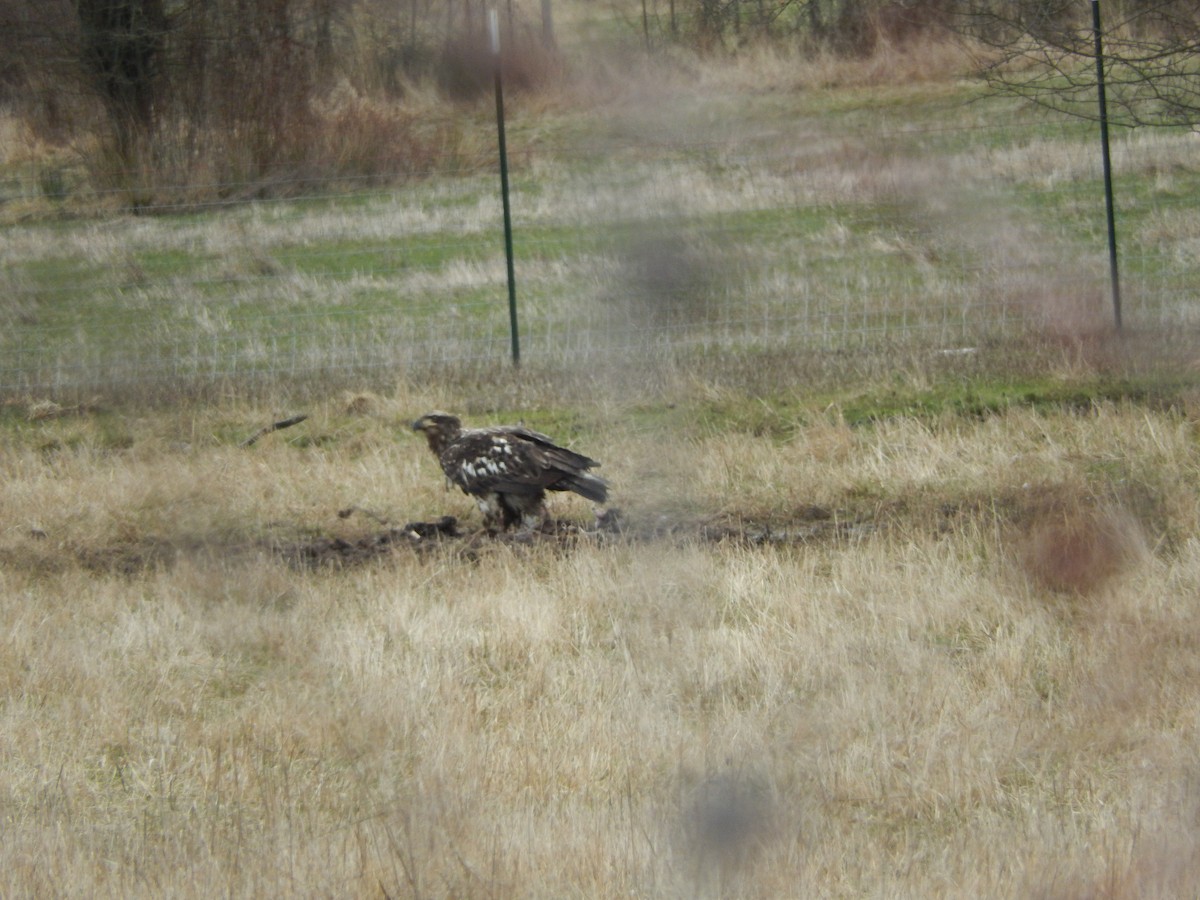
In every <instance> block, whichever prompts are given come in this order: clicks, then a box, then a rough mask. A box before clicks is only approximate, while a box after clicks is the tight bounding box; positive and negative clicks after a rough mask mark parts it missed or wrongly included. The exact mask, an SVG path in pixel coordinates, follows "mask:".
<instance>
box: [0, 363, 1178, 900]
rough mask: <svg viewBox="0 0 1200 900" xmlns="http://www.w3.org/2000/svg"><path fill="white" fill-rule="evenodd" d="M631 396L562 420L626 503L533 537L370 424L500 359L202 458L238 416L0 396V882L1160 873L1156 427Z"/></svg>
mask: <svg viewBox="0 0 1200 900" xmlns="http://www.w3.org/2000/svg"><path fill="white" fill-rule="evenodd" d="M547 389H548V388H547V386H545V385H538V384H537V383H527V384H526V386H525V389H524V393H525V396H526V397H527V398H530V399H535V398H537V397H539V396H546V397H549V396H551V395H550V394H547V393H545V391H546V390H547ZM665 389H666V393H664V394H663V395H662V397H661V403H662V404H663V405H662V406H661V407H659V415H660V416H661V422H662V424H661V425H658V426H653V425H651V424H649V423H648V420H647V418H646V417H647V415H649V414H650V413H652V411H653V408H652V407H648V406H646V405H645V404H644V403H642V402H639V403H638V404H637V405H636V407H634V406H623V405H621V403H620V401H618V400H617V399H616V398H615V396H614V397H608V398H603V397H600V398H598V402H597V403H595V404H594V405H591V406H586V407H580V411H581V413H582V414H583V415H584V418H583V419H582V422H583V423H584V425H583V427H584V431H585V432H586V433H585V434H583V435H581V437H580V440H581V441H585V442H586V445H587V446H588V447H589V448H593V449H594V450H595V452H596V454H597V456H599V457H600V458H602V459H604V460H605V461H606V465H605V474H606V476H607V477H609V478H610V479H611V481H612V483H613V485H614V502H615V503H617V504H618V505H620V506H621V507H622V509H623V510H624V520H625V522H626V523H627V525H628V528H627V530H626V531H625V532H624V533H617V534H612V533H604V534H598V533H595V531H594V527H593V525H592V521H593V520H592V515H591V512H590V510H589V509H588V508H587V504H584V503H582V502H576V498H556V500H555V502H554V504H553V505H552V512H554V513H555V515H557V516H558V517H559V518H560V520H562V521H563V522H564V523H574V524H575V526H576V527H574V528H572V529H571V532H572V536H571V537H570V539H567V537H566V536H565V535H564V534H559V535H556V536H546V537H543V538H538V539H531V540H527V541H520V542H513V541H490V540H486V539H483V538H481V537H479V536H478V535H476V534H475V532H476V530H477V528H478V524H479V523H478V521H477V520H476V516H477V513H476V512H475V511H474V509H473V507H472V504H471V503H470V501H469V499H468V498H465V497H463V496H461V495H460V494H458V493H457V492H446V491H445V490H444V489H443V487H442V483H441V477H440V473H438V472H437V471H436V466H435V465H434V464H433V462H432V461H431V460H430V459H429V458H428V453H427V452H426V451H425V448H424V447H423V446H422V445H421V442H420V441H418V440H415V439H413V438H411V436H409V435H407V433H406V430H405V429H404V428H403V427H402V426H403V424H404V423H405V422H406V421H407V420H408V419H409V418H411V416H412V415H413V414H414V413H413V410H421V409H424V408H426V407H428V406H430V405H432V404H434V403H435V402H438V403H442V404H445V405H454V406H455V407H459V408H464V409H474V410H477V412H476V416H477V417H479V418H487V416H486V414H485V412H484V409H485V408H486V407H484V406H482V405H481V404H486V403H487V398H488V397H494V396H496V393H497V391H499V392H500V393H501V394H503V393H504V389H503V387H502V386H500V387H497V386H496V385H483V384H479V385H475V386H470V385H459V386H457V387H455V386H453V385H450V384H440V385H439V384H430V383H426V384H423V385H421V386H419V387H418V386H401V387H400V388H399V389H398V390H397V392H396V393H395V394H394V395H387V396H384V395H357V396H354V397H351V398H350V399H349V400H347V401H340V402H333V401H331V402H329V403H327V404H324V405H319V406H314V407H313V408H312V409H311V410H310V412H311V416H310V418H309V419H308V420H307V421H305V422H303V423H301V424H299V425H297V426H295V427H294V428H291V429H288V430H286V431H278V432H274V433H271V434H268V435H265V436H264V437H263V438H262V439H260V440H259V441H258V442H257V443H255V444H254V445H253V446H243V447H239V446H238V444H239V443H240V442H241V441H242V439H243V438H244V437H245V436H246V435H247V434H252V433H253V432H254V430H255V428H256V427H257V426H258V424H259V423H261V422H264V421H273V420H275V419H278V418H279V417H280V415H279V413H278V412H272V411H264V410H261V409H251V408H247V407H245V406H242V405H239V404H237V403H225V404H221V405H217V406H212V407H208V408H188V407H184V408H180V409H178V410H176V411H173V412H171V411H164V412H160V413H155V414H152V415H147V414H145V413H144V412H139V413H138V414H136V415H134V414H132V413H126V412H122V411H119V410H117V411H114V410H105V409H102V408H101V407H100V405H96V406H95V407H93V408H92V409H90V410H89V409H84V408H81V409H79V410H77V411H73V414H72V415H58V416H44V415H39V414H38V410H40V409H42V407H40V406H31V407H30V409H29V412H30V413H31V414H33V415H31V416H30V417H28V419H23V420H22V424H20V425H19V427H18V425H17V424H16V423H15V422H12V421H10V425H9V427H7V428H6V430H5V431H4V432H3V433H2V435H0V442H2V443H0V468H2V470H3V471H4V472H5V475H6V478H5V480H4V481H3V483H2V484H0V521H2V522H3V523H4V526H3V530H2V532H0V622H2V624H3V633H4V634H5V636H6V637H5V641H6V649H5V653H4V654H3V655H2V656H0V686H2V687H3V695H2V696H3V697H4V702H3V706H2V707H0V735H2V737H0V745H2V752H3V755H4V758H5V760H6V763H5V766H4V769H3V775H2V777H0V806H2V807H3V809H4V811H5V821H6V828H5V832H6V840H5V842H4V844H3V849H0V872H2V873H3V874H2V875H0V892H3V893H4V894H5V895H9V894H11V895H14V896H17V895H26V896H27V895H36V894H46V893H71V894H94V893H97V892H108V893H114V894H120V895H123V896H161V895H163V894H170V895H173V896H208V895H211V894H212V893H213V892H214V891H221V892H225V893H230V894H271V895H297V894H303V895H312V894H324V893H336V894H338V895H341V896H364V897H366V896H380V895H381V894H382V895H386V896H413V897H416V896H458V897H476V896H479V897H482V896H491V897H496V896H500V897H554V896H562V895H564V894H570V893H582V894H586V895H588V896H595V897H617V896H630V895H642V896H697V897H699V896H739V897H779V896H795V895H802V896H876V897H883V896H896V895H904V896H973V897H977V896H1041V897H1052V898H1067V897H1083V896H1105V897H1112V898H1121V897H1145V896H1178V895H1181V894H1186V893H1187V892H1188V891H1189V890H1190V887H1191V885H1193V884H1194V883H1195V880H1196V879H1197V877H1200V875H1198V870H1197V865H1196V861H1197V856H1196V851H1195V842H1194V840H1193V839H1192V837H1190V835H1191V832H1192V830H1193V828H1192V826H1193V825H1194V822H1195V816H1196V815H1197V810H1198V808H1200V807H1198V806H1197V792H1196V779H1195V773H1196V771H1197V770H1196V765H1197V758H1196V750H1195V748H1196V747H1197V746H1200V741H1198V740H1197V738H1198V737H1200V735H1198V734H1197V725H1198V721H1200V720H1198V719H1197V716H1196V704H1195V691H1194V685H1195V680H1196V677H1197V675H1198V674H1200V640H1198V639H1197V636H1198V635H1200V608H1198V607H1197V602H1196V598H1197V597H1200V554H1198V553H1197V552H1196V548H1195V533H1196V526H1197V524H1198V517H1200V507H1198V506H1197V502H1196V497H1197V490H1196V481H1195V471H1196V468H1195V464H1194V463H1195V460H1194V457H1195V440H1194V432H1195V423H1194V422H1193V421H1192V420H1191V419H1190V418H1189V417H1188V414H1187V413H1186V411H1184V410H1182V409H1170V408H1163V409H1155V408H1148V407H1143V406H1137V405H1132V404H1125V405H1105V404H1100V405H1097V406H1095V407H1093V408H1091V409H1090V410H1087V411H1080V410H1078V409H1074V408H1064V409H1063V410H1061V411H1057V412H1056V411H1042V412H1033V411H1029V410H1021V409H1013V410H1011V411H1009V412H1007V413H1000V414H995V415H991V416H986V417H982V418H981V417H969V418H958V417H951V416H946V417H942V418H940V419H938V420H936V421H935V422H930V421H927V420H918V419H911V418H903V417H901V418H891V419H887V420H881V421H879V422H877V423H876V424H874V425H870V426H865V427H859V428H850V427H848V426H847V425H846V424H845V423H844V421H843V420H842V419H841V418H840V417H839V416H838V415H837V412H836V409H834V410H829V409H824V408H823V406H822V405H820V404H817V405H814V406H809V405H804V406H802V407H800V408H797V407H794V406H793V407H791V410H792V411H791V412H790V413H788V412H784V411H783V410H782V409H781V410H780V411H779V412H778V413H776V415H792V416H796V415H797V414H800V415H802V417H803V421H801V419H800V418H795V419H793V420H791V425H790V426H789V427H787V428H785V429H784V433H786V434H788V435H789V437H788V438H787V439H784V440H781V439H780V438H779V437H778V436H777V435H778V434H779V432H778V431H774V432H773V433H774V434H775V435H776V436H772V434H771V433H759V434H756V433H754V431H753V430H744V429H741V428H736V427H730V428H713V427H711V426H701V425H699V424H698V421H699V419H698V417H697V416H695V415H692V414H691V413H690V412H689V410H695V411H699V410H700V409H703V408H704V404H706V403H709V402H711V400H712V398H713V396H714V395H715V393H714V392H718V393H719V395H720V396H723V397H725V398H726V399H729V400H732V399H733V397H732V395H730V394H729V393H728V390H729V389H727V388H717V387H715V385H714V384H711V383H709V384H706V383H705V382H704V381H702V380H695V379H689V380H686V381H680V382H677V383H676V384H675V385H674V386H673V387H666V388H665ZM435 397H436V401H435ZM750 402H752V403H754V404H758V405H760V406H761V404H762V402H763V401H759V400H751V401H750ZM526 414H527V417H528V421H529V422H530V423H531V424H540V418H541V414H539V412H538V410H537V408H533V407H527V408H526ZM114 417H116V421H114ZM668 423H675V424H673V425H671V424H668ZM114 431H119V432H120V433H121V434H122V435H123V436H124V439H123V440H122V441H119V442H115V441H113V440H112V434H113V433H114ZM222 435H224V437H222ZM114 444H117V445H119V446H116V447H115V446H114ZM560 501H561V502H560ZM365 509H369V510H373V512H370V513H368V512H365V511H364V510H365ZM439 516H456V517H458V519H459V521H458V522H457V523H452V522H451V521H450V520H448V519H441V520H439V518H438V517H439ZM406 521H409V522H410V525H408V526H403V527H393V526H392V525H390V524H388V523H389V522H406ZM421 522H425V523H430V524H431V526H432V530H430V531H429V532H428V533H427V534H425V535H424V536H422V535H421V534H420V533H419V528H418V523H421ZM420 527H425V526H420ZM297 551H306V552H308V553H309V558H308V559H307V563H312V562H314V561H316V557H318V556H319V555H320V554H322V553H325V554H327V561H330V562H334V563H336V564H334V565H317V566H313V565H310V564H307V563H306V561H305V560H304V559H303V556H304V553H303V552H300V553H299V554H297ZM464 551H467V552H464ZM302 563H303V564H302ZM350 563H353V564H350Z"/></svg>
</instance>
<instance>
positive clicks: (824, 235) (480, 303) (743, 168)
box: [0, 59, 1200, 402]
mask: <svg viewBox="0 0 1200 900" xmlns="http://www.w3.org/2000/svg"><path fill="white" fill-rule="evenodd" d="M754 62H755V63H756V66H757V67H756V68H751V67H750V63H742V64H738V65H735V64H728V65H725V66H719V65H717V64H715V63H714V64H712V65H710V66H709V67H707V68H705V67H699V64H698V63H695V64H694V65H696V66H697V67H698V70H697V71H692V70H690V69H689V68H688V67H687V66H686V65H682V64H680V65H675V66H669V65H665V64H658V65H657V66H653V65H650V64H648V63H644V62H643V63H640V64H639V66H640V68H639V67H634V68H633V69H632V71H631V73H629V74H628V75H627V76H626V77H625V79H624V80H613V76H611V75H610V76H608V78H609V80H607V81H604V82H602V83H601V84H599V85H597V84H595V83H591V82H588V81H586V80H585V79H581V80H580V81H579V82H578V83H575V84H573V85H572V86H571V87H570V88H563V89H562V94H561V95H557V94H551V95H549V96H545V95H538V96H517V97H515V98H514V99H513V102H512V114H511V120H512V121H511V123H510V148H511V151H512V161H513V188H514V192H513V211H514V218H515V231H516V234H515V244H516V256H517V260H516V274H517V293H518V306H519V311H520V320H521V328H522V335H523V345H524V346H523V356H524V358H525V360H526V361H527V362H530V363H533V364H536V365H542V366H557V367H560V368H561V367H570V366H574V365H604V366H609V367H615V368H621V367H624V366H626V365H628V364H629V362H630V360H635V361H636V360H637V359H638V358H639V357H644V356H646V355H656V356H658V355H662V354H679V355H682V356H683V357H686V358H692V359H694V357H695V356H697V355H698V356H704V355H706V354H710V353H714V352H716V353H730V352H740V353H757V352H763V351H768V352H769V351H773V350H779V349H786V350H790V351H792V352H795V353H797V354H810V353H823V352H829V351H834V352H840V351H845V350H848V349H850V350H858V349H860V348H862V347H874V346H876V345H879V344H885V343H892V344H909V345H915V346H917V347H920V348H922V349H924V350H926V351H928V350H938V349H953V348H960V347H964V346H972V345H975V344H978V343H981V342H987V341H995V340H1006V339H1009V338H1011V337H1013V336H1014V335H1018V336H1019V335H1021V334H1023V333H1024V332H1025V331H1027V330H1028V329H1030V328H1033V329H1035V330H1038V331H1050V332H1054V333H1059V334H1062V335H1064V336H1066V337H1068V338H1071V337H1073V336H1075V335H1077V334H1080V333H1085V332H1087V333H1091V332H1094V331H1096V330H1103V329H1104V328H1106V327H1108V325H1109V323H1110V322H1111V318H1112V316H1111V312H1110V311H1109V307H1108V303H1107V272H1108V268H1107V260H1106V258H1105V240H1104V234H1103V227H1104V216H1103V203H1102V196H1103V194H1102V189H1101V186H1100V182H1099V173H1098V151H1097V148H1096V141H1095V134H1094V129H1093V128H1092V127H1091V126H1090V125H1089V124H1088V123H1078V122H1069V121H1062V120H1054V119H1050V118H1047V117H1046V116H1045V115H1042V114H1038V113H1035V112H1033V111H1030V110H1028V109H1024V108H1022V107H1020V106H1018V105H1016V104H1015V103H1014V102H1013V101H1011V100H1004V99H996V98H985V97H983V96H982V95H981V93H980V88H979V87H978V85H977V84H974V83H972V82H970V81H968V80H964V79H954V78H944V79H942V80H940V81H933V82H930V81H915V82H911V83H875V84H868V85H866V86H863V85H859V84H853V83H851V84H848V85H846V86H829V85H827V84H825V82H826V81H830V80H832V81H833V82H834V83H835V84H837V82H838V80H839V77H840V78H841V79H842V80H846V78H847V73H848V72H849V71H850V70H848V69H847V70H845V71H843V72H841V74H840V76H839V75H838V74H837V72H836V71H835V72H833V73H830V72H826V70H825V69H823V68H821V67H820V66H817V65H814V64H811V63H809V64H803V63H802V62H801V61H798V60H795V59H791V60H787V59H785V60H782V61H781V60H775V61H771V60H767V61H765V62H764V61H763V60H761V59H759V60H755V61H754ZM739 65H741V66H744V67H745V68H744V69H743V68H740V67H739ZM879 80H880V81H882V80H883V79H882V78H881V79H879ZM487 113H488V111H487V109H486V104H484V105H483V106H482V107H478V108H474V107H470V108H463V109H461V110H460V118H461V120H462V122H461V124H460V125H459V128H460V131H461V132H462V133H463V134H464V135H465V137H464V138H463V140H464V141H465V142H466V143H468V144H470V145H471V146H472V147H475V148H476V149H475V150H474V151H473V152H472V154H471V162H470V163H469V164H457V163H455V164H453V165H447V167H446V169H445V171H443V172H440V173H438V174H436V175H434V176H431V177H428V178H425V179H420V180H411V181H407V182H405V183H403V184H400V185H395V186H378V185H372V184H364V185H360V186H358V187H357V188H351V187H348V186H347V185H346V184H344V183H342V182H337V183H334V184H322V183H320V182H319V181H316V182H313V181H311V180H309V176H304V180H301V181H299V182H298V183H297V184H296V185H293V191H292V192H284V194H283V195H282V196H277V197H268V198H266V199H264V200H262V201H261V202H256V203H245V202H242V201H240V200H237V201H231V202H228V203H227V202H223V201H220V200H217V201H212V202H209V203H196V202H194V201H193V200H191V199H189V198H190V193H189V190H188V188H187V186H180V190H179V194H178V196H175V195H171V194H169V193H168V195H167V196H165V197H164V199H163V201H162V203H161V204H160V205H159V206H157V207H155V208H154V209H152V210H150V211H148V212H149V213H151V214H146V215H139V216H133V215H126V216H121V215H117V214H115V213H114V210H113V209H112V208H111V204H112V201H113V198H111V197H109V198H105V197H97V196H93V195H90V194H88V192H87V191H86V190H83V189H80V190H77V191H73V192H70V193H68V195H67V196H65V197H61V198H56V197H50V196H42V195H35V196H32V197H27V198H26V199H24V200H16V199H9V200H8V202H5V203H0V221H3V222H4V223H5V225H4V238H5V244H6V252H5V257H6V259H5V262H6V265H5V267H4V269H3V271H0V288H3V290H4V291H5V294H6V296H7V298H8V299H7V302H6V303H5V304H4V305H3V307H2V308H0V393H3V394H5V395H7V396H16V397H20V398H26V399H28V398H34V399H36V398H38V397H41V396H51V397H52V398H54V399H56V400H58V401H59V402H63V401H66V400H69V401H71V402H77V401H79V400H85V401H86V400H90V399H92V396H93V395H94V394H95V393H97V392H99V393H100V394H103V395H104V396H106V397H109V398H114V397H128V398H131V399H134V400H138V401H141V400H146V399H154V398H156V397H158V398H161V397H164V396H165V397H167V398H170V397H172V396H174V395H176V394H180V393H184V394H190V395H197V394H204V395H207V396H221V395H223V394H226V393H228V392H229V390H234V391H239V392H243V393H244V392H245V391H247V390H248V389H249V388H250V386H251V385H253V386H254V387H255V388H256V389H258V390H260V391H261V392H263V393H264V395H269V394H270V393H271V392H275V393H278V392H279V391H281V390H288V389H293V388H295V387H296V386H297V385H298V384H300V383H302V382H305V381H307V382H308V384H309V385H313V386H315V389H316V390H317V391H318V392H320V391H323V390H329V389H330V387H331V386H335V387H337V388H338V389H342V388H346V389H357V388H359V387H362V386H364V385H367V386H370V387H372V388H373V389H375V390H380V389H386V388H387V386H388V385H389V384H390V383H391V382H392V381H393V380H394V378H395V377H396V376H397V375H398V374H399V375H407V374H409V373H411V372H413V371H424V370H427V369H429V368H431V367H432V368H447V367H448V368H452V369H461V368H462V367H469V366H476V367H482V368H483V369H484V370H486V369H488V368H489V367H492V366H494V365H497V364H499V363H502V362H503V360H504V359H505V358H506V355H507V354H508V350H509V333H508V324H509V319H508V311H507V304H506V287H505V263H504V256H503V239H502V234H501V229H500V222H501V217H500V208H499V198H498V196H497V186H498V178H497V173H496V170H495V160H494V150H493V149H491V147H490V145H489V141H490V140H492V130H493V129H494V124H493V123H492V122H491V121H490V120H489V118H488V114H487ZM442 115H445V113H444V112H443V113H442ZM2 133H3V132H0V134H2ZM1194 144H1195V138H1194V137H1193V136H1192V135H1191V134H1190V133H1188V132H1183V131H1167V132H1159V133H1145V134H1144V133H1132V134H1121V135H1119V136H1118V140H1117V146H1116V149H1115V156H1116V160H1115V164H1116V168H1117V172H1118V175H1119V178H1118V189H1119V199H1120V215H1119V220H1118V224H1119V228H1120V237H1121V247H1122V257H1123V264H1124V281H1125V283H1124V295H1125V313H1126V317H1127V319H1128V321H1129V323H1130V324H1131V325H1134V326H1136V327H1139V328H1154V329H1157V328H1162V327H1164V326H1166V327H1167V328H1168V329H1173V328H1175V327H1177V326H1187V325H1189V324H1190V323H1191V322H1193V321H1194V320H1195V318H1196V316H1197V312H1196V309H1195V299H1194V297H1193V296H1192V293H1191V291H1190V289H1189V285H1190V284H1192V283H1194V281H1195V279H1196V278H1197V277H1200V271H1198V270H1200V256H1198V255H1197V253H1196V248H1195V234H1196V233H1197V230H1198V227H1200V226H1198V225H1197V221H1198V216H1197V214H1196V212H1195V210H1194V204H1192V203H1191V202H1190V199H1191V197H1193V196H1194V195H1195V192H1196V190H1197V189H1198V188H1200V174H1198V173H1197V171H1196V167H1195V165H1194V163H1193V161H1192V160H1193V156H1194V152H1193V151H1194ZM7 158H8V159H9V163H8V165H7V166H5V165H0V170H2V171H5V172H11V173H16V174H14V178H15V177H17V176H18V175H20V173H21V172H25V173H28V172H30V171H33V172H36V168H34V169H30V168H29V166H28V165H27V164H25V163H21V162H19V158H18V157H17V156H15V155H12V154H9V155H8V156H7ZM18 180H19V179H18ZM294 192H299V193H300V194H301V196H299V197H297V196H292V193H294Z"/></svg>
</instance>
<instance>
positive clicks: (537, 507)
mask: <svg viewBox="0 0 1200 900" xmlns="http://www.w3.org/2000/svg"><path fill="white" fill-rule="evenodd" d="M505 499H506V500H507V502H506V503H505V504H504V505H505V506H506V507H511V510H512V514H511V515H512V517H511V522H509V523H507V524H512V525H515V524H517V523H518V522H519V523H520V526H521V527H520V528H519V529H518V533H519V534H533V533H534V532H537V531H541V530H542V523H543V522H544V521H545V519H546V495H545V493H543V492H542V491H538V492H537V493H536V494H519V495H509V496H508V497H507V498H505Z"/></svg>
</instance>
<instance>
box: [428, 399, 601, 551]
mask: <svg viewBox="0 0 1200 900" xmlns="http://www.w3.org/2000/svg"><path fill="white" fill-rule="evenodd" d="M412 427H413V430H414V431H420V432H423V433H424V435H425V438H426V440H427V441H428V442H429V449H430V450H432V451H433V454H434V455H435V456H436V457H437V458H438V462H439V463H440V464H441V467H442V471H443V472H444V473H445V474H446V478H447V479H448V480H449V481H450V482H451V483H452V484H454V485H455V486H457V487H459V488H460V489H461V490H462V491H463V493H466V494H469V495H471V496H473V497H474V498H475V500H476V502H477V503H478V504H479V509H480V511H481V512H482V513H483V519H484V524H485V525H486V526H487V527H488V529H489V530H493V531H498V530H505V529H507V528H510V527H512V526H513V525H516V524H518V523H520V527H521V529H522V530H523V531H530V530H534V529H536V528H538V527H540V525H541V523H542V520H543V518H544V516H545V499H546V491H573V492H574V493H576V494H579V495H580V496H583V497H586V498H587V499H589V500H592V501H593V502H595V503H604V502H605V501H606V500H607V499H608V485H607V484H606V483H605V481H604V480H603V479H601V478H598V477H596V476H595V475H591V474H589V473H588V472H587V470H588V469H591V468H594V467H595V466H598V465H599V463H597V462H596V461H595V460H593V459H589V458H588V457H586V456H584V455H582V454H580V453H576V452H575V451H573V450H568V449H566V448H565V447H559V446H558V445H556V444H555V443H554V441H553V440H552V439H551V438H549V437H547V436H546V435H544V434H541V433H540V432H537V431H532V430H530V429H528V428H525V427H524V426H520V425H497V426H492V427H490V428H469V429H465V428H463V427H462V422H461V421H459V419H458V418H457V417H456V416H452V415H450V414H449V413H442V412H433V413H429V414H428V415H425V416H422V417H421V418H420V419H418V420H417V421H415V422H414V423H413V426H412Z"/></svg>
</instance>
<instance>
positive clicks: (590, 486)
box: [560, 472, 608, 503]
mask: <svg viewBox="0 0 1200 900" xmlns="http://www.w3.org/2000/svg"><path fill="white" fill-rule="evenodd" d="M560 484H561V485H562V486H563V487H565V488H566V489H567V490H569V491H574V492H575V493H576V494H579V496H581V497H586V498H587V499H588V500H591V501H592V502H593V503H604V502H606V501H607V500H608V482H607V481H605V480H604V479H603V478H597V477H596V476H595V475H588V474H587V473H586V472H580V473H579V474H578V475H572V476H571V477H570V478H566V479H564V480H563V481H562V482H560Z"/></svg>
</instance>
